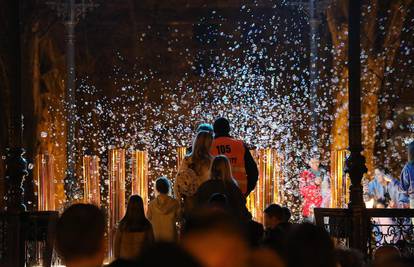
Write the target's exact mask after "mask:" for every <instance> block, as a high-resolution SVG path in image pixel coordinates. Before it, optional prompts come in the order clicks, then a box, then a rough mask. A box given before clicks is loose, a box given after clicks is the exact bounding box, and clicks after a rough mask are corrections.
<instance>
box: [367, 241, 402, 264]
mask: <svg viewBox="0 0 414 267" xmlns="http://www.w3.org/2000/svg"><path fill="white" fill-rule="evenodd" d="M400 257H401V253H400V250H399V249H398V248H397V247H395V246H393V245H384V246H381V247H379V248H377V249H376V250H375V252H374V257H373V259H374V265H382V264H384V263H387V262H389V261H390V260H395V259H397V258H400Z"/></svg>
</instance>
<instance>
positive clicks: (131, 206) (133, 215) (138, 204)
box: [119, 195, 150, 232]
mask: <svg viewBox="0 0 414 267" xmlns="http://www.w3.org/2000/svg"><path fill="white" fill-rule="evenodd" d="M149 227H150V223H149V221H148V220H147V218H146V217H145V210H144V202H143V201H142V198H141V197H140V196H138V195H132V196H131V197H130V198H129V200H128V205H127V210H126V213H125V216H124V217H123V218H122V220H121V221H120V222H119V229H120V230H121V231H125V232H142V231H145V230H147V229H148V228H149Z"/></svg>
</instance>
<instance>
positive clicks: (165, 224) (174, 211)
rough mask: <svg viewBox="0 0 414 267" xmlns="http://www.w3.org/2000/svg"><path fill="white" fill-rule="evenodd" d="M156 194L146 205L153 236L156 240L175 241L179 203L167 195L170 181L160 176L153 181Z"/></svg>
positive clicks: (169, 189)
mask: <svg viewBox="0 0 414 267" xmlns="http://www.w3.org/2000/svg"><path fill="white" fill-rule="evenodd" d="M155 189H156V192H157V193H158V195H157V196H156V198H155V199H153V200H151V201H150V203H149V205H148V211H147V217H148V220H150V222H151V224H152V228H153V231H154V237H155V240H157V241H170V242H175V241H177V237H178V235H177V227H176V222H177V221H178V219H179V218H178V217H179V214H180V211H179V209H180V205H179V203H178V201H177V200H175V199H174V198H172V197H170V196H169V192H170V191H171V186H170V181H169V180H168V178H166V177H160V178H158V179H157V180H156V181H155Z"/></svg>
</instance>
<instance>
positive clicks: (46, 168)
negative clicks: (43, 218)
mask: <svg viewBox="0 0 414 267" xmlns="http://www.w3.org/2000/svg"><path fill="white" fill-rule="evenodd" d="M34 174H35V177H34V178H35V181H36V191H37V201H38V202H37V203H38V210H39V211H51V210H55V209H56V206H55V169H54V158H53V156H52V155H49V154H39V155H37V156H36V164H35V168H34Z"/></svg>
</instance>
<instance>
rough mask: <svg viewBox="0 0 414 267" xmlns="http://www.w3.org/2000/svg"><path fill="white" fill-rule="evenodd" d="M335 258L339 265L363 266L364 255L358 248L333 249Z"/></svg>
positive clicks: (346, 266) (342, 266) (345, 266)
mask: <svg viewBox="0 0 414 267" xmlns="http://www.w3.org/2000/svg"><path fill="white" fill-rule="evenodd" d="M335 258H336V261H337V263H338V264H339V266H340V267H364V266H365V262H364V255H362V253H361V252H360V251H358V250H355V249H349V248H337V249H335Z"/></svg>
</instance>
